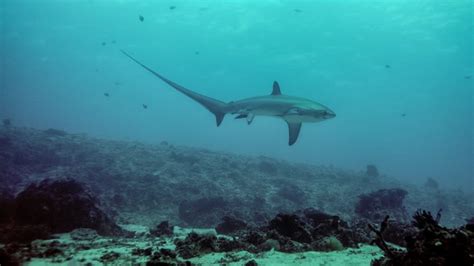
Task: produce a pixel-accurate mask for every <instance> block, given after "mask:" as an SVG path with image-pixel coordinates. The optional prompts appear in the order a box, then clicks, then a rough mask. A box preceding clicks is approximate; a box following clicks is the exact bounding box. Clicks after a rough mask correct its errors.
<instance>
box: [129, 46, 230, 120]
mask: <svg viewBox="0 0 474 266" xmlns="http://www.w3.org/2000/svg"><path fill="white" fill-rule="evenodd" d="M120 51H121V52H122V53H123V54H124V55H126V56H127V57H129V58H130V59H132V60H133V61H135V63H137V64H139V65H140V66H142V67H143V68H144V69H146V70H148V71H150V72H151V73H152V74H153V75H155V76H157V77H158V78H159V79H161V80H162V81H164V82H166V83H168V85H170V86H171V87H173V88H175V89H176V90H177V91H179V92H181V93H182V94H184V95H186V96H188V97H189V98H191V99H193V100H195V101H196V102H198V103H200V104H201V105H202V106H204V107H206V109H207V110H209V111H211V112H212V113H213V114H214V115H215V116H216V124H217V126H219V125H220V124H221V123H222V120H223V119H224V116H225V107H226V105H227V104H226V103H224V102H222V101H219V100H216V99H213V98H211V97H207V96H205V95H202V94H199V93H197V92H194V91H192V90H189V89H186V88H185V87H183V86H181V85H179V84H177V83H175V82H173V81H171V80H169V79H167V78H165V77H164V76H162V75H161V74H159V73H157V72H155V71H154V70H153V69H151V68H149V67H147V66H145V65H144V64H142V63H141V62H140V61H138V60H137V59H135V58H133V57H132V56H131V55H129V54H128V53H127V52H125V51H123V50H120Z"/></svg>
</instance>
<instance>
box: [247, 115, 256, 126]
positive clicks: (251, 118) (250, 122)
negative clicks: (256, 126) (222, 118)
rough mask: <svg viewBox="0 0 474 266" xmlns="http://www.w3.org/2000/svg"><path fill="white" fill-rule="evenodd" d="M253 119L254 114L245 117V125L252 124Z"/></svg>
mask: <svg viewBox="0 0 474 266" xmlns="http://www.w3.org/2000/svg"><path fill="white" fill-rule="evenodd" d="M254 118H255V114H253V113H249V114H248V115H247V124H249V125H250V124H252V121H253V119H254Z"/></svg>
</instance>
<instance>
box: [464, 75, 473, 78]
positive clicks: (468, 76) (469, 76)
mask: <svg viewBox="0 0 474 266" xmlns="http://www.w3.org/2000/svg"><path fill="white" fill-rule="evenodd" d="M471 77H472V76H471V75H467V76H464V78H465V79H471Z"/></svg>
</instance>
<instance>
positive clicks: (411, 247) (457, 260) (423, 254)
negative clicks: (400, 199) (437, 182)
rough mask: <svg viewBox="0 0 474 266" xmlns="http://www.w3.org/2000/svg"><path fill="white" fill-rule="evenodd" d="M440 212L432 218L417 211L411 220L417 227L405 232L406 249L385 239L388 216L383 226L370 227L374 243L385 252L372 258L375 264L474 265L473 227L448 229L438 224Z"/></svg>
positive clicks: (378, 265) (385, 265)
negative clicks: (414, 231) (379, 256)
mask: <svg viewBox="0 0 474 266" xmlns="http://www.w3.org/2000/svg"><path fill="white" fill-rule="evenodd" d="M440 215H441V214H440V212H438V215H437V217H436V218H433V216H432V215H431V213H430V212H426V211H418V212H416V213H415V215H414V216H413V221H412V224H413V226H415V227H416V228H417V229H418V231H417V232H416V233H413V234H411V235H410V234H409V235H407V236H406V242H407V246H406V251H404V250H400V249H395V248H393V247H391V246H389V245H388V244H387V243H386V242H385V239H384V233H385V231H386V228H388V227H389V226H390V225H389V222H388V219H389V217H388V216H387V217H386V218H385V220H384V221H383V222H382V224H381V226H380V229H375V227H374V226H372V225H370V224H369V228H370V229H371V230H372V231H373V232H375V233H376V235H377V236H376V238H375V239H374V241H373V242H374V243H375V244H377V245H378V246H379V247H380V248H381V249H382V250H383V251H384V253H385V256H384V257H382V258H380V259H376V260H374V261H372V265H374V266H391V265H414V266H418V265H419V266H422V265H473V264H474V256H473V254H474V244H473V243H474V230H472V229H473V228H472V227H471V228H470V227H468V226H462V227H460V228H456V229H448V228H446V227H443V226H441V225H439V219H440Z"/></svg>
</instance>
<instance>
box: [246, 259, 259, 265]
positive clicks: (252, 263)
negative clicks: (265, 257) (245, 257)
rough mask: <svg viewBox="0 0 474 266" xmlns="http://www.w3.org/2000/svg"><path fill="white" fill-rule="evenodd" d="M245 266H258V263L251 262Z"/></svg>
mask: <svg viewBox="0 0 474 266" xmlns="http://www.w3.org/2000/svg"><path fill="white" fill-rule="evenodd" d="M245 266H258V263H257V262H256V261H255V260H249V261H247V262H246V263H245Z"/></svg>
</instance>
